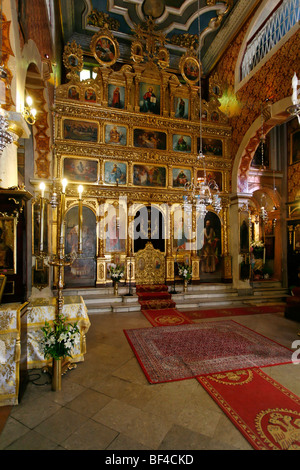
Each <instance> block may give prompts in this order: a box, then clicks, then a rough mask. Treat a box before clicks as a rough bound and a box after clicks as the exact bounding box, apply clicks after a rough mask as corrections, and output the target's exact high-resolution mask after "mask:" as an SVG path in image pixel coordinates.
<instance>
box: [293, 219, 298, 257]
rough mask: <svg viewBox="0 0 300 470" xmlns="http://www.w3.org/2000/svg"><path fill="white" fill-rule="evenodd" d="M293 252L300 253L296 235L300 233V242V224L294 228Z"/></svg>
mask: <svg viewBox="0 0 300 470" xmlns="http://www.w3.org/2000/svg"><path fill="white" fill-rule="evenodd" d="M293 232H294V233H293V251H296V252H298V251H300V246H299V248H298V247H296V233H297V232H299V241H300V224H297V225H295V226H294V230H293Z"/></svg>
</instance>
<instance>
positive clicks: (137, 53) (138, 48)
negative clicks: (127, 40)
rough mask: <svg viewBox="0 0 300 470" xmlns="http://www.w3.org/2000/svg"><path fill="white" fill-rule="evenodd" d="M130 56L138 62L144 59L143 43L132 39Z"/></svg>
mask: <svg viewBox="0 0 300 470" xmlns="http://www.w3.org/2000/svg"><path fill="white" fill-rule="evenodd" d="M131 58H132V60H133V61H134V62H136V63H138V64H139V63H140V62H142V61H143V60H144V53H143V45H142V43H141V42H140V41H133V43H132V45H131Z"/></svg>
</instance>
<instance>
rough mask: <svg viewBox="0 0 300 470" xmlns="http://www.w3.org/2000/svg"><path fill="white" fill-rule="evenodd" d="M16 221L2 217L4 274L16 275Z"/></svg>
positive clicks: (0, 260)
mask: <svg viewBox="0 0 300 470" xmlns="http://www.w3.org/2000/svg"><path fill="white" fill-rule="evenodd" d="M16 236H17V233H16V219H15V218H14V217H0V269H1V271H2V273H3V274H15V273H16V248H17V247H16Z"/></svg>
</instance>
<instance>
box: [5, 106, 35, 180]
mask: <svg viewBox="0 0 300 470" xmlns="http://www.w3.org/2000/svg"><path fill="white" fill-rule="evenodd" d="M2 111H3V110H2ZM6 118H7V121H8V124H9V126H8V129H7V130H8V132H9V133H10V134H11V136H12V137H13V142H12V143H11V144H8V145H7V146H6V147H5V148H4V150H3V152H2V154H1V157H0V187H1V188H2V189H8V188H13V187H17V186H18V140H19V139H20V138H21V137H22V138H25V139H26V138H27V139H28V138H29V137H30V134H31V130H30V128H29V126H28V124H27V123H26V121H25V119H24V118H23V116H22V114H20V113H17V112H14V111H8V112H7V113H6Z"/></svg>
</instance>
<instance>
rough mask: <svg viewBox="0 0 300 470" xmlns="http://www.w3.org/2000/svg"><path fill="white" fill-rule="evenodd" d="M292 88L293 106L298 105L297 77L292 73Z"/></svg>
mask: <svg viewBox="0 0 300 470" xmlns="http://www.w3.org/2000/svg"><path fill="white" fill-rule="evenodd" d="M292 88H293V96H292V101H293V104H294V105H295V104H298V90H297V88H298V77H297V75H296V72H295V73H294V76H293V78H292Z"/></svg>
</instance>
